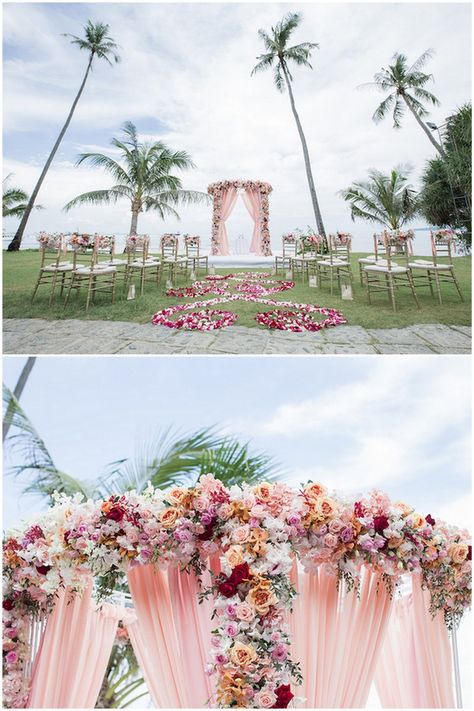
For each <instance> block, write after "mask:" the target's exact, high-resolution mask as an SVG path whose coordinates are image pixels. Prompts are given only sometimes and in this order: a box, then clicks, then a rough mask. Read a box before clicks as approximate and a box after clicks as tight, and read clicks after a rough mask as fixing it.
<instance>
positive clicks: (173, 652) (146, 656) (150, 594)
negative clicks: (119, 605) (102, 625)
mask: <svg viewBox="0 0 474 711" xmlns="http://www.w3.org/2000/svg"><path fill="white" fill-rule="evenodd" d="M128 581H129V586H130V592H131V594H132V598H133V602H134V606H135V613H136V617H137V619H136V621H135V622H131V623H129V624H127V629H128V631H129V634H130V640H131V642H132V645H133V648H134V651H135V654H136V656H137V659H138V662H139V664H140V667H141V669H142V671H143V675H144V677H145V681H146V684H147V686H148V690H149V692H150V694H151V696H152V698H153V701H154V704H155V706H156V707H157V708H186V707H187V708H203V707H205V706H206V702H207V701H208V699H209V698H210V697H211V695H212V686H211V683H210V680H209V677H207V676H206V675H205V673H204V667H205V665H206V664H207V662H208V654H209V649H210V645H211V629H212V626H213V623H212V622H211V615H212V602H211V601H204V602H203V603H202V604H201V605H199V602H198V598H197V592H198V589H199V587H198V581H197V579H196V576H195V575H194V573H193V572H191V573H189V574H188V573H182V572H180V569H179V568H178V567H175V568H169V569H168V571H167V572H164V571H162V570H158V569H155V568H154V567H153V566H151V565H146V566H145V565H141V566H137V567H135V568H133V569H132V570H131V571H130V572H129V574H128Z"/></svg>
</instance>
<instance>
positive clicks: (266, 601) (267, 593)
mask: <svg viewBox="0 0 474 711" xmlns="http://www.w3.org/2000/svg"><path fill="white" fill-rule="evenodd" d="M247 600H248V602H249V603H250V604H251V605H253V607H254V608H255V610H256V611H257V612H258V614H259V615H266V614H267V612H268V610H269V609H270V607H271V606H272V605H276V603H277V602H278V598H277V596H276V595H275V593H274V592H273V591H272V590H266V589H265V588H263V587H258V588H252V590H250V592H249V594H248V595H247Z"/></svg>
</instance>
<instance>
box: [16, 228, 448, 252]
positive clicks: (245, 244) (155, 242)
mask: <svg viewBox="0 0 474 711" xmlns="http://www.w3.org/2000/svg"><path fill="white" fill-rule="evenodd" d="M414 233H415V239H414V240H413V251H414V254H415V255H417V256H421V257H426V256H430V255H431V244H430V228H429V227H423V228H418V229H414ZM115 237H116V244H117V248H116V251H117V253H120V252H122V251H123V249H124V247H125V240H126V239H127V235H126V234H117V233H116V234H115ZM160 237H161V233H160V234H151V235H150V238H151V252H152V253H158V252H159V251H160ZM12 239H13V235H12V234H8V235H5V234H4V235H3V249H6V248H7V247H8V244H9V243H10V241H11V240H12ZM250 240H251V235H250V234H249V235H248V238H247V237H243V236H242V235H239V236H237V237H236V236H234V235H232V234H229V247H230V252H231V255H236V256H237V255H238V256H243V255H249V247H250ZM181 245H182V241H181V244H180V247H181ZM271 245H272V250H274V251H276V252H278V251H280V250H281V240H280V237H279V236H278V237H277V236H276V235H274V236H273V237H272V242H271ZM37 248H38V241H37V234H28V235H26V236H25V237H24V238H23V241H22V244H21V249H37ZM201 249H202V252H203V253H204V254H206V253H207V254H210V249H211V240H210V237H207V238H206V237H201ZM373 249H374V245H373V240H372V237H371V236H370V232H369V231H368V232H367V234H366V235H364V236H358V235H355V236H354V237H353V240H352V251H353V252H373ZM183 251H184V250H183ZM458 256H459V255H458Z"/></svg>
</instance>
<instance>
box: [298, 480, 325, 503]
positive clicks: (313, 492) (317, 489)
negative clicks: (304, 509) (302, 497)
mask: <svg viewBox="0 0 474 711" xmlns="http://www.w3.org/2000/svg"><path fill="white" fill-rule="evenodd" d="M326 492H327V489H326V487H325V486H323V485H322V484H318V483H317V482H315V483H314V484H308V486H307V487H305V490H304V493H305V494H306V496H307V497H308V499H319V497H320V496H324V495H325V494H326Z"/></svg>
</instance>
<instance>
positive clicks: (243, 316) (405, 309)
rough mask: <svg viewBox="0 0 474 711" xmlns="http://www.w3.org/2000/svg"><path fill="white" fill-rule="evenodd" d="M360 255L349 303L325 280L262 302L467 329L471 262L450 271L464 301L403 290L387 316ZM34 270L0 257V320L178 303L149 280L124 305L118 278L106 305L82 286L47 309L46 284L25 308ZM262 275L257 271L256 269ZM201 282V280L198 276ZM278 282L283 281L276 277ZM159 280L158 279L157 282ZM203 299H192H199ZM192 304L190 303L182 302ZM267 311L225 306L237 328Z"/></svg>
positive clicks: (32, 254) (116, 316)
mask: <svg viewBox="0 0 474 711" xmlns="http://www.w3.org/2000/svg"><path fill="white" fill-rule="evenodd" d="M360 256H363V255H362V254H353V255H352V256H351V259H352V265H353V273H354V300H353V301H343V300H342V299H341V297H340V295H336V294H335V295H334V296H331V295H330V292H329V284H328V282H325V283H324V284H323V288H322V289H315V288H312V287H309V286H307V285H306V284H305V285H304V286H303V285H302V284H301V283H298V282H297V284H296V286H295V288H294V289H291V290H288V291H283V292H279V293H277V294H272V295H270V296H268V297H265V298H270V299H275V300H276V301H295V302H300V303H311V304H316V305H318V306H326V307H330V308H335V309H338V310H340V311H342V313H343V314H344V315H345V317H346V318H347V321H348V322H349V323H350V324H352V325H356V324H357V325H360V326H364V327H367V328H393V327H402V326H409V325H411V324H415V323H445V324H452V325H455V324H458V325H469V324H470V323H471V307H470V303H471V258H470V257H459V258H457V259H456V260H455V271H456V275H457V277H458V280H459V282H460V285H461V289H462V293H463V295H464V299H465V300H464V303H462V302H461V301H460V300H459V297H458V294H457V292H456V290H455V288H454V286H453V285H451V284H444V285H442V294H443V305H442V306H439V304H438V301H437V299H435V298H433V297H432V296H431V295H430V292H429V289H428V288H423V289H421V288H420V289H417V294H418V297H419V300H420V303H421V310H418V309H417V308H416V306H415V304H414V301H413V297H412V296H411V293H410V291H409V290H408V289H400V290H399V291H398V293H397V309H398V310H397V313H395V314H394V313H393V312H392V309H391V306H390V304H389V302H388V298H387V295H386V294H385V293H383V294H379V295H377V296H375V297H374V303H373V304H372V305H369V304H368V303H367V294H366V290H365V288H362V287H361V286H360V283H359V271H358V264H357V259H358V257H360ZM38 269H39V254H38V252H37V251H35V250H24V251H21V252H4V253H3V315H4V318H49V319H68V318H79V319H104V320H109V321H135V322H137V323H147V322H148V321H150V319H151V317H152V315H153V314H154V313H155V312H156V311H159V310H160V309H162V308H165V307H167V306H172V305H174V304H177V303H183V300H182V299H178V298H170V297H167V296H166V294H165V291H166V287H165V284H164V283H163V282H162V283H161V285H160V286H158V287H157V286H156V285H155V284H154V283H153V282H147V283H146V284H145V294H144V296H143V297H140V296H137V298H136V299H135V300H133V301H127V298H126V294H125V292H124V289H123V285H122V277H121V276H120V278H119V281H118V287H117V294H116V303H115V304H113V305H112V304H111V303H110V296H109V295H106V294H98V295H97V302H96V304H95V305H93V306H91V307H90V309H89V312H88V313H86V311H85V295H86V294H85V288H84V289H83V291H82V293H81V295H80V297H79V299H77V295H76V294H75V293H73V294H72V295H71V299H70V302H69V304H68V306H67V308H64V303H63V301H62V299H61V297H60V296H59V290H57V292H56V296H55V301H54V302H53V304H52V305H51V307H50V306H49V305H48V298H49V286H42V287H40V289H39V292H38V294H37V296H36V299H35V302H34V303H33V304H31V294H32V292H33V287H34V284H35V281H36V278H37V274H38ZM239 271H249V270H248V269H240V270H239V269H220V270H218V273H221V274H226V273H229V272H232V273H234V274H237V273H238V272H239ZM256 271H263V270H256ZM201 278H202V277H201ZM279 278H280V279H283V277H282V276H281V277H279ZM163 281H164V280H163ZM181 285H184V279H183V278H181V280H178V282H177V284H176V286H181ZM206 298H214V297H213V295H209V297H206V296H202V297H198V299H199V300H203V299H206ZM186 301H192V299H186ZM215 308H219V309H226V308H227V306H226V305H225V304H224V305H222V306H220V305H219V306H216V307H215ZM270 308H271V307H268V306H264V305H261V304H252V303H246V302H243V301H234V302H230V303H229V305H228V309H229V310H230V311H235V312H236V313H237V314H238V315H239V318H238V320H237V322H236V323H237V324H238V325H241V326H252V327H255V328H263V327H262V326H259V325H258V324H257V323H256V321H255V314H256V313H258V311H266V310H270Z"/></svg>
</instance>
